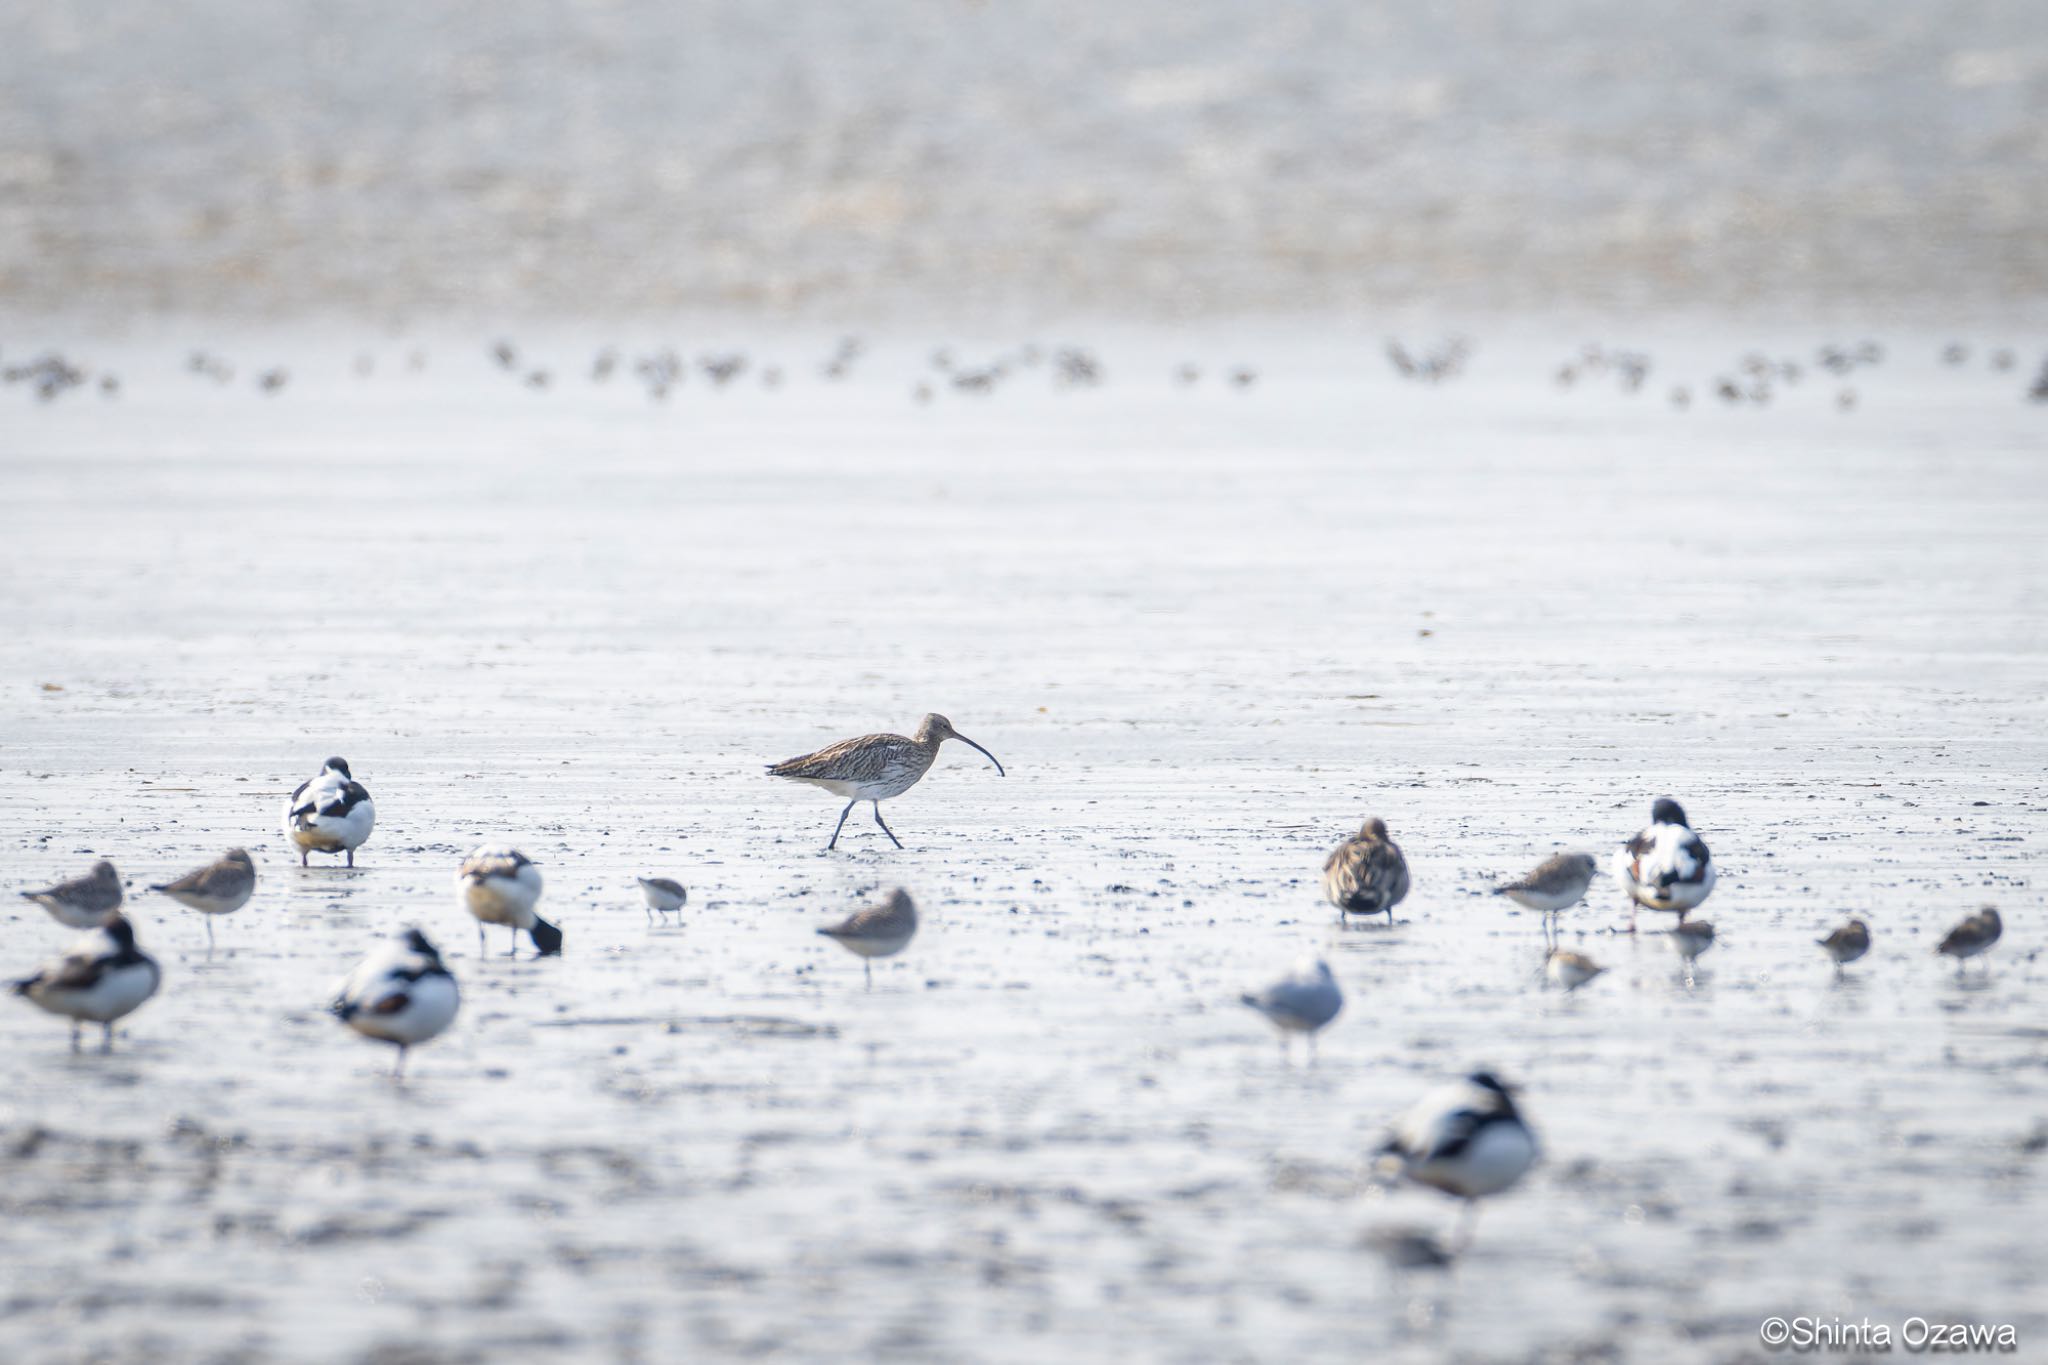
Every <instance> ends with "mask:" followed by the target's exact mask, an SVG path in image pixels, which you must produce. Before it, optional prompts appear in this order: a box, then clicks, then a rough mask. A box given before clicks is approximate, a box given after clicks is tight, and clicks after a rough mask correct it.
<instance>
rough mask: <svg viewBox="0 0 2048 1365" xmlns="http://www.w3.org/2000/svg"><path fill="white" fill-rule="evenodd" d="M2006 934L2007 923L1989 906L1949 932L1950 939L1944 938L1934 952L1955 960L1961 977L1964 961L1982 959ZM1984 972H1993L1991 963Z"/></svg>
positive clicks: (1986, 964)
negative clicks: (1973, 958) (2001, 936)
mask: <svg viewBox="0 0 2048 1365" xmlns="http://www.w3.org/2000/svg"><path fill="white" fill-rule="evenodd" d="M2004 933H2005V921H2004V920H2001V919H2000V918H1999V917H1998V911H1997V910H1996V909H1994V908H1993V907H1991V906H1989V905H1987V906H1985V907H1984V908H1983V909H1982V910H1979V911H1978V912H1977V913H1976V914H1974V915H1971V916H1970V917H1969V918H1968V919H1966V920H1963V921H1962V922H1961V923H1960V924H1958V925H1956V927H1955V928H1953V929H1951V930H1949V931H1948V937H1947V938H1944V939H1943V940H1942V941H1941V943H1940V945H1939V946H1937V947H1936V948H1935V950H1934V951H1935V952H1937V953H1940V954H1941V955H1942V956H1943V957H1952V958H1954V959H1955V960H1956V975H1957V976H1961V975H1962V974H1963V961H1964V959H1966V958H1972V957H1981V956H1982V955H1983V954H1985V953H1987V952H1989V951H1990V950H1991V945H1992V944H1994V943H1996V942H1998V940H1999V936H2000V935H2002V934H2004ZM1984 970H1985V971H1986V972H1989V971H1990V970H1991V964H1990V963H1989V962H1986V963H1985V964H1984Z"/></svg>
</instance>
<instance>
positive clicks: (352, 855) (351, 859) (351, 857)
mask: <svg viewBox="0 0 2048 1365" xmlns="http://www.w3.org/2000/svg"><path fill="white" fill-rule="evenodd" d="M348 865H349V866H350V867H354V866H355V865H356V851H355V850H354V849H350V850H349V851H348ZM399 1055H400V1056H404V1055H405V1054H404V1053H400V1054H399Z"/></svg>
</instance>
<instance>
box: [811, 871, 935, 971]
mask: <svg viewBox="0 0 2048 1365" xmlns="http://www.w3.org/2000/svg"><path fill="white" fill-rule="evenodd" d="M818 932H819V933H821V934H823V935H824V936H825V937H826V938H829V939H831V940H832V941H833V942H834V943H837V944H838V945H839V946H840V947H842V948H844V949H846V951H847V952H849V953H852V954H854V955H855V956H856V957H858V958H860V959H861V964H860V968H861V974H862V976H863V978H864V979H865V980H866V982H867V985H868V987H869V988H870V989H872V988H873V987H874V984H875V967H874V961H873V959H875V958H878V957H894V956H896V954H898V953H900V952H902V951H903V950H904V949H905V948H908V947H909V946H910V940H911V939H913V938H915V937H917V904H916V902H914V901H912V900H911V899H910V893H909V892H908V891H905V890H904V889H903V888H902V887H900V886H899V887H897V888H896V889H895V890H894V891H891V892H890V893H889V897H888V899H887V900H884V901H883V902H882V903H881V904H880V905H871V906H869V907H868V908H867V909H865V910H856V911H855V912H854V913H853V914H851V915H848V916H847V917H846V918H845V919H843V920H841V921H839V923H837V924H828V925H826V926H825V927H824V928H822V929H820V930H818Z"/></svg>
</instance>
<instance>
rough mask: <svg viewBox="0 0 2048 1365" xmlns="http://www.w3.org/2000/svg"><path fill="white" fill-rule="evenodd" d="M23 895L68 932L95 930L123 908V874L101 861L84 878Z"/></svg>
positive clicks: (73, 879)
mask: <svg viewBox="0 0 2048 1365" xmlns="http://www.w3.org/2000/svg"><path fill="white" fill-rule="evenodd" d="M21 894H22V896H23V897H24V898H25V899H28V900H32V901H34V902H35V903H36V904H37V905H40V906H42V907H43V909H45V910H47V911H49V912H50V917H51V918H52V919H54V920H56V921H57V923H59V924H61V925H63V926H64V927H65V928H67V929H96V928H98V927H99V926H100V925H101V924H102V923H103V922H105V920H106V918H107V916H108V915H111V914H113V913H114V912H115V911H116V910H119V909H120V908H121V874H120V873H118V872H116V871H114V865H113V864H112V863H110V862H108V861H107V860H106V859H105V858H102V859H100V860H99V861H98V862H96V863H94V864H93V865H92V871H90V872H88V873H86V874H85V875H84V876H83V877H73V878H72V879H71V880H70V881H68V882H58V883H57V884H56V885H55V886H52V887H46V888H44V889H43V890H41V891H24V892H22V893H21Z"/></svg>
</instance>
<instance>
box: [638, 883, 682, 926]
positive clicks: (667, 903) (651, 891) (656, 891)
mask: <svg viewBox="0 0 2048 1365" xmlns="http://www.w3.org/2000/svg"><path fill="white" fill-rule="evenodd" d="M635 880H637V881H638V882H639V883H640V895H641V896H642V897H643V898H644V899H645V900H646V902H647V917H648V918H649V919H653V918H654V916H655V914H656V913H657V912H659V913H660V914H663V915H667V914H670V913H672V912H680V911H681V910H682V908H683V903H684V902H686V901H688V900H689V899H690V893H689V891H688V890H686V889H685V888H684V886H683V884H682V883H681V882H679V881H676V880H675V879H674V878H672V877H639V878H636V879H635ZM664 922H665V921H664Z"/></svg>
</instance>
